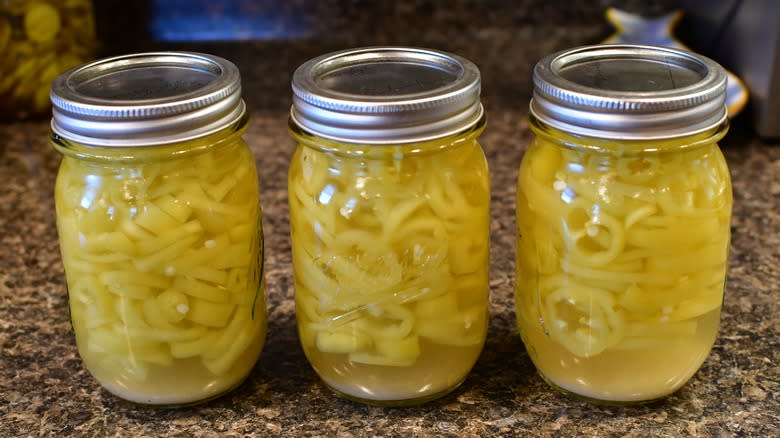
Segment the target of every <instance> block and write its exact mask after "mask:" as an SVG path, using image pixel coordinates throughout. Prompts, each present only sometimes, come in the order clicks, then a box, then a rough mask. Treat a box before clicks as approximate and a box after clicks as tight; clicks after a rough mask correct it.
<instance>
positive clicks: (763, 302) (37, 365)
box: [0, 17, 780, 437]
mask: <svg viewBox="0 0 780 438" xmlns="http://www.w3.org/2000/svg"><path fill="white" fill-rule="evenodd" d="M575 18H576V17H575ZM570 19H572V18H571V17H570ZM572 20H574V21H576V20H575V19H572ZM517 29H519V30H518V31H517V33H516V34H511V35H507V34H504V33H497V34H495V35H488V36H486V37H485V41H483V42H482V43H480V42H479V41H476V40H475V36H474V35H470V37H468V38H466V37H463V38H452V39H447V38H445V37H443V36H438V35H433V34H431V35H428V37H427V38H428V39H423V40H421V41H422V42H423V43H425V42H429V43H430V44H427V45H429V46H433V47H437V48H442V49H447V50H452V51H457V52H458V53H461V54H464V55H465V56H467V57H469V58H471V59H472V60H474V61H475V62H476V63H477V64H478V65H480V67H481V68H482V71H483V77H484V81H485V84H484V102H485V106H486V108H487V111H488V128H487V130H486V131H485V134H484V136H483V137H482V139H481V142H482V144H483V145H484V147H485V150H486V152H487V155H488V159H489V164H490V166H491V175H492V188H493V203H492V215H493V223H492V249H491V259H492V260H491V261H492V268H491V308H490V309H491V322H490V328H489V333H488V341H487V344H486V346H485V348H484V350H483V352H482V355H481V357H480V359H479V361H478V362H477V364H476V366H475V367H474V369H473V371H472V372H471V374H470V375H469V377H468V378H467V380H466V381H465V382H464V383H463V385H462V386H461V387H460V388H459V389H457V390H456V391H455V392H453V393H452V394H450V395H449V396H446V397H444V398H442V399H440V400H438V401H434V402H431V403H429V404H426V405H423V406H419V407H413V408H404V409H383V408H375V407H367V406H362V405H359V404H356V403H352V402H349V401H344V400H341V399H338V398H336V397H334V396H333V395H332V394H331V393H330V392H329V391H328V390H327V389H326V388H325V387H324V386H323V385H322V384H321V383H320V382H319V380H318V378H317V376H316V375H315V373H314V371H313V370H312V369H311V368H310V366H309V365H308V363H307V362H306V359H305V357H304V355H303V352H302V351H301V349H300V347H299V345H298V339H297V334H296V329H295V315H294V306H293V300H292V296H293V288H292V268H291V261H290V244H289V240H288V235H289V223H288V220H287V213H288V211H287V193H286V172H287V163H288V159H289V157H290V155H291V153H292V150H293V146H294V145H293V143H292V141H291V139H290V138H289V137H288V135H287V132H286V112H287V109H288V108H289V104H290V98H289V88H288V81H289V75H290V74H291V72H292V69H293V68H294V67H295V66H296V65H297V64H299V63H300V62H303V61H304V60H305V59H308V58H309V57H311V56H315V55H317V54H320V53H323V52H325V51H329V50H334V49H338V48H343V47H348V46H349V42H348V41H347V40H344V39H343V40H338V39H337V40H333V41H320V42H319V43H318V44H317V45H311V44H304V43H291V44H280V43H267V44H256V45H249V44H247V45H244V46H241V47H240V48H238V49H236V48H225V47H219V46H216V47H199V48H200V49H201V50H207V51H212V52H215V53H218V54H222V55H223V56H227V57H229V58H231V59H233V60H234V61H236V62H237V64H239V67H240V68H241V70H242V73H243V75H244V83H245V87H244V88H245V98H246V100H247V101H248V102H249V106H250V109H251V114H252V122H251V127H250V128H249V131H248V133H247V136H246V139H247V141H248V142H249V143H250V145H251V147H252V149H253V152H254V154H255V157H256V161H257V167H258V169H259V173H260V178H261V183H262V193H261V201H262V205H263V209H264V224H263V225H264V230H265V236H266V267H267V271H266V276H267V277H266V278H267V294H268V301H269V321H270V322H269V332H268V337H267V340H266V345H265V349H264V351H263V354H262V356H261V358H260V360H259V362H258V363H257V365H256V367H255V368H254V370H253V372H252V373H251V375H250V376H249V378H248V379H247V381H246V382H245V383H244V384H243V385H241V386H240V387H239V388H238V389H236V390H235V391H233V392H231V393H229V394H228V395H226V396H224V397H222V398H219V399H217V400H214V401H212V402H209V403H206V404H203V405H199V406H195V407H187V408H180V409H173V410H157V409H150V408H142V407H136V406H133V405H131V404H129V403H126V402H123V401H121V400H119V399H117V398H116V397H114V396H112V395H111V394H109V393H108V392H106V391H105V390H103V389H101V387H100V386H99V385H98V384H97V383H96V381H95V380H94V379H93V378H92V377H91V376H90V375H89V373H88V372H87V371H86V370H85V369H84V368H83V367H82V365H81V362H80V359H79V356H78V353H77V351H76V346H75V341H74V338H73V335H72V333H71V331H70V326H69V322H68V311H67V296H66V292H65V287H64V275H63V269H62V263H61V261H60V257H59V247H58V244H57V236H56V231H55V227H54V206H53V199H52V191H53V185H54V178H55V174H56V168H57V165H58V163H59V159H60V158H59V156H58V154H57V153H56V152H55V151H54V150H53V149H52V148H51V147H50V146H49V144H48V141H47V135H48V124H47V122H46V121H29V122H18V123H6V124H0V437H16V436H47V437H48V436H56V437H62V436H87V437H92V436H101V437H103V436H133V437H143V436H149V437H156V436H163V437H169V436H170V437H190V436H196V437H224V436H228V437H245V436H246V437H249V436H281V437H306V436H312V437H313V436H322V437H407V436H420V437H428V436H431V437H433V436H463V437H511V436H542V437H570V436H628V437H645V436H664V437H683V436H693V437H743V436H750V437H767V436H776V435H777V433H778V430H780V400H778V397H780V368H778V364H780V345H779V344H780V304H778V303H780V268H779V266H780V145H777V144H775V145H772V144H770V143H767V142H764V141H761V140H758V139H756V138H754V137H753V136H752V134H751V133H750V132H749V131H747V130H746V128H741V127H737V128H736V129H734V130H732V132H731V133H730V134H729V136H728V137H727V139H726V141H725V142H724V144H723V150H724V153H725V155H726V157H727V160H728V163H729V166H730V168H731V171H732V176H733V184H734V196H735V202H734V219H733V238H732V251H731V259H730V260H731V262H730V268H729V280H728V290H727V295H726V300H725V307H724V309H723V315H722V325H721V331H720V336H719V337H718V340H717V341H716V344H715V347H714V348H713V351H712V353H711V355H710V356H709V358H708V359H707V361H706V362H705V364H704V366H703V367H702V368H701V370H700V371H699V372H698V373H697V374H696V375H695V376H694V378H693V379H692V380H691V381H690V382H689V383H688V384H687V385H686V386H685V387H683V388H682V389H681V390H680V391H679V392H677V393H676V394H674V395H673V396H671V397H669V398H668V399H666V400H664V401H662V402H658V403H655V404H651V405H646V406H640V407H627V408H612V407H600V406H594V405H591V404H587V403H584V402H581V401H577V400H573V399H570V398H567V397H565V396H563V395H560V394H558V393H557V392H555V391H553V390H551V389H550V388H549V387H548V386H547V385H546V384H545V383H544V382H542V380H541V379H540V378H539V377H538V376H537V375H536V374H535V371H534V368H533V366H532V364H531V362H530V360H529V358H528V356H527V355H526V353H525V351H524V350H523V347H522V345H521V342H520V338H519V336H518V335H517V333H516V331H515V329H514V311H513V298H512V288H513V282H514V191H515V190H514V185H515V178H516V175H517V173H516V169H517V165H518V163H519V161H520V159H521V157H522V154H523V151H524V150H525V148H526V146H527V144H528V141H529V138H530V131H529V129H528V126H527V123H526V121H525V119H526V108H527V102H528V98H529V90H530V86H529V85H530V84H529V72H530V68H531V66H532V65H533V63H534V62H535V61H536V60H537V59H538V58H539V57H541V56H542V55H543V54H545V53H548V52H551V51H553V50H557V49H560V48H564V47H566V46H569V45H576V44H584V43H591V42H595V41H597V38H598V36H599V35H603V34H604V32H605V29H604V28H603V27H601V26H584V25H583V26H579V25H577V24H576V23H575V24H572V25H571V26H570V27H569V28H568V29H566V30H562V29H561V28H560V26H553V27H551V28H548V29H542V28H539V27H534V26H527V27H523V26H522V25H519V26H518V27H517ZM406 42H409V41H407V40H406V39H405V38H384V37H379V36H376V37H375V38H368V39H364V40H361V41H360V43H361V44H360V45H367V44H371V43H406ZM418 43H420V41H418ZM355 45H358V44H355ZM418 45H420V44H418ZM659 360H663V359H662V358H659Z"/></svg>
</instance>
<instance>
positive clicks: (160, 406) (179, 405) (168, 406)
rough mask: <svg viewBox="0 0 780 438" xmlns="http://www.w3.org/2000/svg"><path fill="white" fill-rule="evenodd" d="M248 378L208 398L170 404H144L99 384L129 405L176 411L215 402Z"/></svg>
mask: <svg viewBox="0 0 780 438" xmlns="http://www.w3.org/2000/svg"><path fill="white" fill-rule="evenodd" d="M248 378H249V375H247V376H245V377H244V378H243V379H240V380H238V381H237V382H236V383H235V384H233V385H229V386H226V387H225V388H224V389H222V390H221V391H218V392H215V393H213V394H209V395H208V396H206V397H204V398H201V399H197V400H192V401H182V402H177V401H171V402H161V403H154V402H144V401H142V398H132V397H128V396H127V394H124V393H122V392H121V391H115V390H113V389H112V388H109V387H107V386H106V385H103V384H101V385H100V386H101V388H103V389H105V390H106V391H107V392H109V393H110V394H111V395H112V396H114V397H116V398H118V399H120V400H122V401H124V402H126V403H130V404H132V405H133V406H139V407H144V408H152V409H177V408H184V407H190V406H197V405H202V404H204V403H208V402H210V401H212V400H216V399H218V398H220V397H222V396H224V395H226V394H228V393H230V392H232V391H234V390H235V389H236V388H238V387H239V386H241V385H242V384H243V383H244V382H245V381H246V380H247V379H248Z"/></svg>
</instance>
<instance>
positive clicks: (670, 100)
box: [530, 45, 727, 140]
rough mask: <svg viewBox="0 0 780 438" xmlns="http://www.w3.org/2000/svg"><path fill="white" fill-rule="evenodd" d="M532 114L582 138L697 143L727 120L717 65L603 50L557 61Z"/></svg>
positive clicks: (671, 53)
mask: <svg viewBox="0 0 780 438" xmlns="http://www.w3.org/2000/svg"><path fill="white" fill-rule="evenodd" d="M533 82H534V92H533V99H532V100H531V104H530V110H531V114H533V115H534V116H535V117H536V118H538V119H539V120H541V121H542V122H544V123H545V124H548V125H550V126H552V127H554V128H556V129H559V130H561V131H565V132H568V133H571V134H575V135H582V136H588V137H596V138H606V139H620V140H649V139H662V138H674V137H680V136H688V135H693V134H696V133H699V132H703V131H706V130H709V129H712V128H715V127H717V126H719V125H720V124H722V123H723V122H724V121H725V120H726V115H727V114H726V106H725V96H726V73H725V71H724V70H723V68H722V67H721V66H720V65H718V64H717V63H716V62H714V61H712V60H711V59H709V58H706V57H704V56H700V55H696V54H692V53H689V52H685V51H681V50H676V49H670V48H665V47H655V46H634V45H597V46H586V47H579V48H574V49H571V50H564V51H561V52H558V53H554V54H552V55H549V56H547V57H545V58H543V59H542V60H541V61H539V62H538V63H537V64H536V66H535V68H534V73H533Z"/></svg>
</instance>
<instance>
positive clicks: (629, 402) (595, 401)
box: [536, 370, 677, 407]
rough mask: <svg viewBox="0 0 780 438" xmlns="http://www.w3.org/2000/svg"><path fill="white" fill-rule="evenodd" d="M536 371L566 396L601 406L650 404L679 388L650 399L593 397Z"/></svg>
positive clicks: (548, 383) (553, 387)
mask: <svg viewBox="0 0 780 438" xmlns="http://www.w3.org/2000/svg"><path fill="white" fill-rule="evenodd" d="M536 373H537V374H539V377H541V378H542V380H544V382H545V383H547V385H549V386H550V387H551V388H552V389H554V390H556V391H558V392H559V393H561V394H563V395H565V396H566V397H569V398H573V399H576V400H580V401H584V402H588V403H592V404H595V405H600V406H616V407H621V406H641V405H648V404H652V403H657V402H659V401H661V400H664V399H666V398H667V397H669V396H670V395H672V394H674V392H676V391H677V390H675V391H673V392H671V393H669V394H666V395H662V396H659V397H653V398H649V399H641V400H611V399H602V398H597V397H591V396H587V395H583V394H579V393H577V392H574V391H572V390H569V389H566V388H564V387H562V386H560V385H557V384H556V383H555V382H553V381H552V380H550V379H549V378H548V377H547V376H545V375H544V374H543V373H542V372H540V371H539V370H537V371H536Z"/></svg>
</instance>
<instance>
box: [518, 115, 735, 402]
mask: <svg viewBox="0 0 780 438" xmlns="http://www.w3.org/2000/svg"><path fill="white" fill-rule="evenodd" d="M531 127H532V129H533V131H534V133H535V134H536V137H535V138H534V140H533V143H532V144H531V146H530V148H529V149H528V151H527V152H526V154H525V156H524V158H523V161H522V164H521V166H520V170H519V177H518V186H517V236H518V237H517V278H516V314H517V324H518V327H519V329H520V332H521V336H522V339H523V342H524V343H525V345H526V349H527V350H528V353H529V356H530V357H531V359H532V361H533V362H534V364H535V365H536V367H537V369H538V371H539V373H540V374H541V375H542V376H543V377H544V378H545V380H547V381H548V382H549V383H550V384H552V385H553V386H555V387H557V388H559V389H561V390H563V391H565V392H568V393H572V394H576V395H578V396H581V397H585V398H589V399H593V400H598V401H602V402H607V403H630V402H643V401H650V400H654V399H658V398H661V397H664V396H667V395H669V394H671V393H672V392H674V391H675V390H677V389H678V388H680V387H681V386H682V385H684V384H685V383H686V382H687V381H688V380H689V379H690V378H691V376H693V374H694V373H695V372H696V371H697V370H698V369H699V367H700V366H701V365H702V363H703V362H704V360H705V358H706V357H707V355H708V353H709V351H710V349H711V347H712V345H713V343H714V340H715V338H716V335H717V332H718V326H719V321H720V310H721V304H722V302H723V291H724V286H725V277H726V269H727V255H728V249H729V237H730V219H731V206H732V193H731V184H730V178H729V172H728V169H727V166H726V163H725V160H724V158H723V155H722V154H721V152H720V150H719V148H718V146H717V143H716V142H717V140H718V139H720V138H721V137H722V136H723V135H724V134H725V132H726V124H725V123H723V124H722V125H720V126H719V127H716V128H714V129H712V130H709V131H707V132H704V133H701V134H696V135H691V136H684V137H679V138H673V139H663V140H652V141H617V140H605V139H598V138H588V137H581V136H573V135H570V134H566V133H564V132H561V131H559V130H557V129H554V128H552V127H550V126H547V125H546V124H545V123H544V122H541V121H539V120H538V119H536V118H534V117H533V116H532V117H531Z"/></svg>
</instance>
